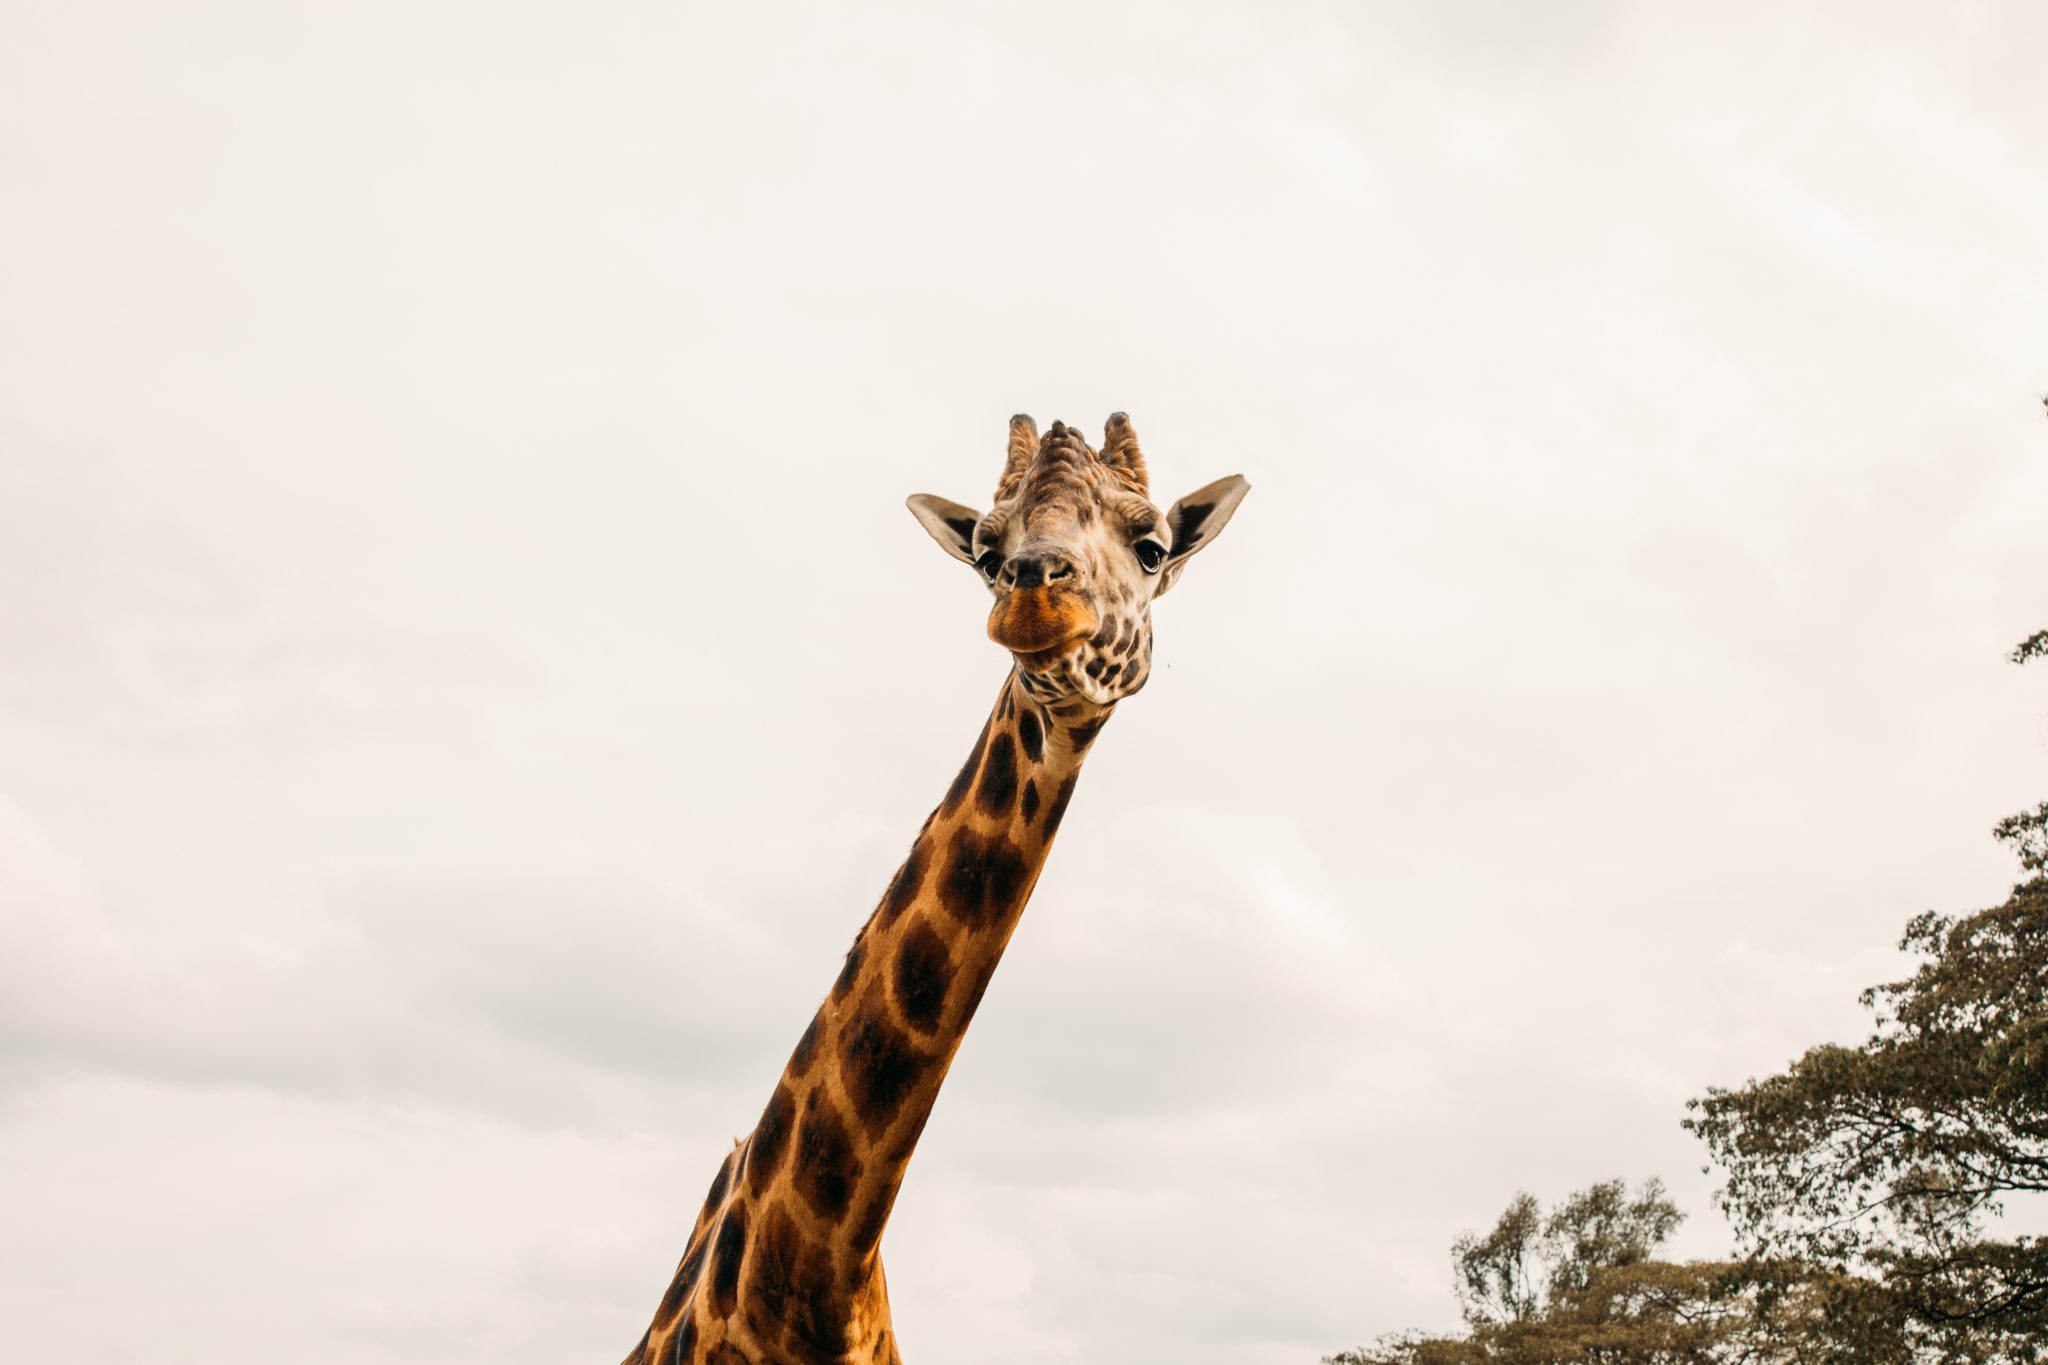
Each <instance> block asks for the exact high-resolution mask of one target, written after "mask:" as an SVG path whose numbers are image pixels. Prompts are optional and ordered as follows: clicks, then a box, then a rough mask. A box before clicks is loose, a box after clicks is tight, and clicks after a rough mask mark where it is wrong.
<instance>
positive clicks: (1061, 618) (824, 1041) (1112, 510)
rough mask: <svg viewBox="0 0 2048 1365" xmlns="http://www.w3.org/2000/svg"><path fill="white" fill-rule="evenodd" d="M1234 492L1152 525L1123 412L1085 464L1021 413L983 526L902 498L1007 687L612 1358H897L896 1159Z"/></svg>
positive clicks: (908, 1146) (1075, 441)
mask: <svg viewBox="0 0 2048 1365" xmlns="http://www.w3.org/2000/svg"><path fill="white" fill-rule="evenodd" d="M1249 489H1250V485H1249V484H1247V483H1246V482H1245V481H1244V480H1243V479H1242V478H1239V477H1237V476H1236V475H1232V476H1230V477H1228V478H1224V479H1219V480H1217V481H1216V482H1214V483H1211V484H1209V485H1207V486H1206V487H1203V488H1201V489H1199V490H1197V491H1196V492H1194V493H1191V494H1189V495H1188V496H1187V497H1185V498H1182V499H1181V500H1180V501H1179V502H1177V503H1175V504H1174V505H1173V507H1172V508H1171V509H1169V510H1167V511H1165V512H1162V511H1160V510H1159V508H1158V507H1157V506H1156V505H1155V504H1154V503H1153V502H1152V501H1151V499H1150V496H1149V480H1148V477H1147V474H1146V470H1145V461H1144V457H1143V455H1142V454H1141V453H1140V451H1139V448H1138V437H1137V433H1136V431H1134V430H1133V429H1132V427H1131V423H1130V419H1129V418H1128V417H1126V416H1125V415H1124V414H1123V413H1116V414H1114V415H1112V416H1111V417H1110V419H1109V422H1108V425H1107V427H1106V428H1105V431H1104V439H1103V446H1102V449H1101V451H1100V452H1097V451H1096V450H1095V449H1094V448H1092V447H1091V446H1089V444H1088V443H1087V441H1085V440H1084V439H1083V438H1082V436H1081V434H1080V432H1079V431H1077V430H1076V429H1074V428H1071V427H1068V426H1065V425H1064V424H1062V423H1059V422H1055V423H1053V425H1052V427H1051V428H1050V429H1049V430H1048V431H1047V432H1046V433H1045V435H1044V436H1043V438H1041V437H1040V435H1039V433H1038V429H1037V427H1036V426H1035V425H1034V424H1033V423H1032V420H1031V419H1030V418H1029V417H1027V416H1022V415H1019V416H1017V417H1013V418H1011V419H1010V436H1009V449H1008V454H1007V458H1006V460H1005V462H1004V465H1003V472H1002V476H1001V479H1000V480H999V482H998V484H997V487H996V493H995V505H994V507H993V508H992V509H991V510H990V511H989V512H988V513H986V514H985V515H984V514H982V513H978V512H975V511H974V510H973V509H971V508H968V507H965V506H962V505H961V504H959V503H956V502H949V501H947V500H946V499H944V498H938V497H933V496H931V495H930V494H922V493H921V494H918V495H916V496H914V497H912V498H911V499H909V507H910V511H911V513H912V514H913V515H914V516H915V517H916V518H917V520H918V521H919V522H920V523H921V524H922V525H923V526H924V528H925V530H926V531H927V532H929V533H930V534H931V537H932V538H933V539H934V540H936V541H937V542H938V543H939V545H940V547H941V548H942V549H944V550H945V551H946V553H948V554H950V555H952V556H953V557H954V558H955V559H958V560H960V561H961V562H963V563H965V564H969V565H972V566H973V568H974V570H975V571H976V573H977V574H979V575H980V577H981V579H982V580H983V582H984V583H985V584H986V585H987V587H988V590H989V593H990V595H991V596H992V597H993V599H994V602H993V605H992V607H991V608H990V611H989V617H988V634H989V636H990V638H992V639H993V640H994V641H995V642H996V643H997V644H999V645H1001V646H1003V647H1004V648H1005V649H1007V650H1009V651H1010V654H1011V656H1012V664H1011V669H1010V673H1009V675H1008V677H1007V678H1005V679H1004V682H1003V687H1002V690H1001V691H1000V692H999V693H998V694H997V697H996V703H995V707H994V709H993V710H992V711H991V712H990V714H989V717H988V720H987V722H986V723H985V724H984V725H983V726H982V729H981V734H980V736H979V737H978V738H976V740H975V741H974V750H973V752H972V753H970V754H969V755H968V756H967V761H966V763H965V764H963V765H962V767H961V768H960V772H959V775H958V776H957V777H955V778H954V779H953V783H952V785H951V787H950V788H948V790H947V792H946V795H945V797H944V799H943V800H942V801H940V803H939V805H938V808H937V809H936V810H934V811H933V812H932V813H931V815H930V816H929V817H928V818H927V819H926V820H925V823H924V828H923V829H921V830H920V831H919V832H918V836H917V840H916V842H915V843H914V844H913V845H912V846H911V849H910V855H909V857H908V858H906V859H905V860H904V862H903V865H902V867H900V868H899V869H898V870H897V872H896V875H895V877H894V878H893V879H892V880H891V881H890V883H889V886H888V889H887V890H886V891H885V892H884V893H883V895H882V898H881V901H880V903H879V904H878V905H877V906H876V907H875V910H874V912H873V914H872V915H871V916H870V917H869V919H868V920H867V923H866V924H865V925H864V926H863V927H862V929H861V931H860V934H859V936H858V937H857V938H855V940H854V943H853V946H852V948H851V949H849V950H848V952H847V954H846V961H845V964H844V966H843V968H842V969H841V971H840V973H839V978H838V980H837V981H836V982H834V983H833V986H832V989H831V991H830V993H829V994H828V995H827V996H826V999H825V1002H824V1004H823V1005H822V1006H820V1007H819V1009H818V1012H817V1014H816V1016H815V1017H813V1018H812V1020H811V1023H810V1027H808V1028H806V1029H805V1030H804V1033H803V1036H802V1037H801V1038H800V1039H799V1040H798V1041H797V1045H796V1049H795V1051H794V1052H792V1053H791V1054H790V1058H789V1063H788V1065H787V1066H786V1067H785V1068H784V1069H783V1072H782V1075H781V1077H780V1079H778V1080H777V1082H776V1085H775V1091H774V1094H773V1095H772V1096H771V1097H770V1099H769V1101H768V1105H767V1108H766V1109H764V1110H763V1111H762V1114H761V1119H760V1122H759V1123H757V1124H756V1125H755V1126H754V1130H753V1131H752V1132H751V1133H749V1134H748V1135H747V1136H746V1137H744V1138H742V1139H740V1140H739V1141H738V1142H737V1143H735V1144H734V1146H733V1148H732V1150H731V1151H730V1152H728V1153H727V1154H726V1157H725V1160H724V1163H723V1164H722V1165H721V1166H720V1167H719V1169H718V1174H717V1176H716V1177H715V1178H714V1179H713V1180H712V1182H711V1191H710V1194H709V1195H708V1196H707V1197H706V1198H705V1200H704V1205H703V1208H702V1210H701V1211H700V1212H699V1213H698V1214H697V1219H696V1224H695V1226H694V1227H693V1228H692V1230H691V1233H690V1240H689V1242H688V1244H687V1246H686V1249H685V1250H684V1252H683V1257H682V1260H681V1262H680V1264H678V1265H677V1267H676V1271H675V1275H674V1277H673V1278H672V1279H671V1281H670V1283H669V1288H668V1292H667V1294H666V1295H665V1296H664V1297H663V1299H662V1301H661V1305H660V1307H659V1308H658V1309H657V1310H656V1311H655V1316H654V1321H653V1324H652V1325H651V1326H650V1327H649V1328H648V1329H647V1332H646V1334H645V1335H644V1336H643V1337H642V1338H641V1340H640V1343H639V1345H637V1346H635V1347H634V1348H633V1350H632V1353H631V1354H629V1355H628V1356H627V1357H626V1362H625V1365H743V1363H745V1365H825V1363H826V1362H830V1363H831V1365H901V1359H902V1357H901V1355H900V1354H899V1353H898V1349H897V1343H896V1337H895V1332H894V1330H893V1328H892V1326H891V1324H890V1318H889V1294H888V1289H887V1286H886V1284H885V1283H884V1280H883V1275H882V1264H881V1258H880V1254H879V1247H880V1243H881V1238H882V1229H883V1225H884V1224H885V1223H886V1222H887V1221H888V1218H889V1211H890V1209H891V1207H892V1206H893V1205H894V1203H895V1199H896V1192H897V1189H898V1186H899V1185H900V1184H901V1182H902V1180H903V1174H904V1171H905V1169H906V1167H907V1166H908V1164H909V1161H910V1156H911V1152H912V1151H913V1149H914V1148H915V1147H916V1145H917V1139H918V1135H919V1134H920V1133H921V1132H922V1131H923V1129H924V1125H925V1120H926V1118H928V1117H929V1116H930V1114H931V1110H932V1105H933V1103H934V1101H935V1100H936V1099H937V1098H938V1092H939V1086H940V1084H941V1082H943V1081H944V1080H945V1076H946V1070H947V1068H948V1066H949V1065H950V1064H951V1062H952V1060H953V1054H954V1052H955V1051H956V1050H957V1049H958V1048H959V1046H960V1042H961V1039H962V1038H963V1037H964V1036H965V1034H966V1031H967V1025H968V1022H969V1021H970V1020H971V1019H972V1018H973V1017H974V1011H975V1008H976V1007H977V1006H978V1005H979V1004H980V1003H981V997H982V992H983V991H985V990H986V989H987V988H988V983H989V978H990V977H991V976H992V975H993V974H994V972H995V968H996V963H997V961H998V959H1000V958H1001V957H1002V954H1003V948H1004V946H1005V945H1006V944H1007V943H1008V942H1009V939H1010V934H1011V932H1012V931H1013V930H1014V929H1015V928H1016V927H1017V921H1018V919H1019V918H1020V917H1021V916H1022V915H1023V912H1024V904H1025V902H1026V901H1027V900H1028V899H1029V898H1030V895H1031V888H1032V886H1033V884H1034V883H1035V882H1036V881H1037V880H1038V873H1039V870H1040V868H1041V867H1043V866H1044V863H1045V857H1046V853H1047V851H1048V850H1049V849H1050V848H1051V847H1052V841H1053V836H1054V834H1056V833H1057V832H1058V830H1059V827H1060V819H1061V817H1062V816H1063V815H1064V814H1065V813H1066V809H1067V802H1068V799H1069V798H1070V797H1072V795H1073V793H1074V782H1075V779H1076V778H1077V777H1078V776H1079V774H1080V770H1081V763H1082V760H1083V759H1084V758H1086V757H1087V754H1088V749H1089V746H1090V745H1091V744H1092V743H1093V742H1094V740H1095V737H1096V735H1097V733H1098V732H1099V731H1100V730H1101V729H1102V726H1103V724H1104V723H1105V722H1106V721H1107V720H1108V719H1109V717H1110V714H1111V712H1113V711H1114V710H1115V709H1116V706H1117V703H1118V702H1120V701H1121V700H1123V699H1124V698H1125V697H1128V696H1130V695H1131V694H1132V693H1134V692H1136V691H1137V690H1138V689H1140V688H1141V687H1143V686H1144V685H1145V682H1146V679H1147V678H1148V677H1149V676H1150V674H1151V666H1152V612H1151V606H1152V599H1153V598H1155V597H1157V596H1158V595H1159V594H1160V593H1162V592H1165V591H1166V590H1167V589H1168V588H1170V587H1172V586H1173V584H1174V583H1175V581H1176V580H1177V579H1178V578H1179V577H1180V574H1181V571H1182V569H1183V568H1185V567H1186V564H1187V561H1188V559H1189V558H1190V557H1191V556H1193V555H1194V554H1195V553H1196V552H1197V551H1198V550H1200V549H1202V548H1203V547H1205V546H1206V545H1208V544H1209V543H1210V542H1211V541H1213V540H1214V539H1215V537H1216V535H1217V533H1218V532H1219V531H1221V530H1222V529H1223V525H1224V523H1225V522H1227V521H1228V520H1229V519H1230V515H1231V513H1232V512H1233V511H1235V510H1236V508H1237V504H1238V503H1239V501H1241V500H1242V499H1243V497H1244V495H1245V494H1246V492H1248V491H1249Z"/></svg>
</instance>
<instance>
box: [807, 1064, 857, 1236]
mask: <svg viewBox="0 0 2048 1365" xmlns="http://www.w3.org/2000/svg"><path fill="white" fill-rule="evenodd" d="M862 1169H863V1168H862V1166H861V1163H860V1161H859V1160H858V1158H857V1157H856V1156H855V1155H854V1150H853V1139H852V1138H851V1137H849V1136H848V1135H847V1131H846V1120H845V1119H843V1118H841V1117H840V1115H839V1110H838V1109H837V1108H835V1107H834V1106H833V1103H832V1100H831V1098H830V1097H829V1096H827V1095H826V1094H825V1092H824V1091H822V1090H813V1091H812V1092H811V1093H810V1096H809V1098H807V1099H806V1100H805V1101H804V1115H803V1118H802V1120H801V1121H800V1122H799V1123H798V1125H797V1133H796V1169H795V1171H794V1172H793V1173H792V1176H791V1183H793V1184H794V1185H795V1186H796V1191H797V1193H798V1194H800V1195H802V1196H803V1198H804V1202H805V1203H806V1204H809V1205H810V1206H811V1211H812V1212H814V1213H816V1214H817V1215H818V1217H820V1218H822V1219H824V1220H825V1221H826V1222H828V1223H837V1222H838V1221H839V1220H840V1219H842V1218H844V1217H846V1210H847V1206H848V1205H849V1204H851V1203H852V1202H853V1187H854V1185H855V1183H856V1182H858V1181H859V1180H860V1176H861V1171H862Z"/></svg>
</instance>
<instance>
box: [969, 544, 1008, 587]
mask: <svg viewBox="0 0 2048 1365" xmlns="http://www.w3.org/2000/svg"><path fill="white" fill-rule="evenodd" d="M974 567H975V568H977V569H979V570H981V576H982V577H983V578H986V579H987V580H988V581H989V582H991V583H993V582H995V581H996V575H997V574H999V573H1001V572H1002V571H1003V555H1002V551H1000V550H984V551H982V555H981V558H980V559H977V560H975V561H974Z"/></svg>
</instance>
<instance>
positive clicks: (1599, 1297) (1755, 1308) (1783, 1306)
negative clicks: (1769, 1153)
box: [1325, 1180, 1912, 1365]
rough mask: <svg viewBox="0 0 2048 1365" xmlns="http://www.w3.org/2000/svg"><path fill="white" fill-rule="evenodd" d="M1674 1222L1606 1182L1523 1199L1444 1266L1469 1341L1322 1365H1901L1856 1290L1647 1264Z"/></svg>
mask: <svg viewBox="0 0 2048 1365" xmlns="http://www.w3.org/2000/svg"><path fill="white" fill-rule="evenodd" d="M1681 1217H1682V1215H1680V1213H1679V1212H1678V1209H1677V1207H1676V1206H1675V1205H1673V1204H1672V1203H1671V1201H1670V1200H1669V1199H1668V1198H1667V1197H1666V1196H1665V1194H1664V1189H1663V1186H1662V1185H1661V1184H1659V1183H1658V1182H1657V1181H1654V1180H1652V1181H1649V1182H1647V1183H1646V1184H1645V1185H1644V1186H1643V1187H1642V1189H1641V1190H1640V1191H1639V1192H1638V1193H1637V1194H1636V1195H1635V1196H1634V1197H1633V1198H1631V1197H1630V1195H1629V1193H1628V1189H1627V1187H1626V1186H1625V1185H1624V1184H1622V1182H1620V1181H1618V1180H1616V1181H1609V1182H1607V1183H1604V1184H1600V1185H1595V1186H1593V1187H1591V1188H1590V1189H1586V1190H1582V1191H1580V1192H1579V1193H1577V1194H1574V1195H1572V1196H1571V1197H1570V1198H1568V1199H1566V1200H1565V1201H1564V1202H1563V1203H1561V1204H1559V1205H1558V1206H1557V1207H1556V1209H1554V1210H1553V1211H1552V1212H1551V1214H1550V1215H1549V1217H1547V1218H1545V1217H1544V1216H1543V1214H1542V1210H1541V1209H1540V1208H1539V1207H1538V1205H1537V1203H1536V1201H1535V1200H1534V1199H1532V1198H1530V1197H1529V1196H1528V1195H1526V1194H1520V1195H1517V1196H1515V1199H1514V1201H1513V1202H1512V1203H1510V1204H1509V1205H1508V1207H1507V1210H1506V1211H1505V1212H1504V1213H1503V1214H1502V1215H1501V1218H1500V1221H1499V1222H1498V1223H1497V1224H1495V1226H1494V1229H1493V1231H1492V1232H1491V1233H1489V1234H1488V1235H1486V1236H1485V1237H1479V1236H1475V1235H1467V1236H1465V1237H1461V1238H1460V1239H1458V1242H1457V1243H1456V1245H1455V1246H1454V1248H1453V1251H1452V1260H1453V1263H1454V1264H1455V1266H1456V1268H1457V1271H1458V1284H1459V1289H1458V1292H1459V1298H1460V1300H1461V1302H1462V1303H1463V1306H1464V1308H1465V1317H1466V1321H1467V1323H1468V1324H1469V1331H1468V1332H1467V1333H1466V1335H1464V1336H1456V1337H1437V1336H1430V1335H1428V1334H1426V1333H1421V1332H1407V1333H1400V1334H1396V1335H1393V1336H1388V1337H1382V1338H1381V1339H1380V1340H1379V1341H1378V1342H1377V1343H1376V1344H1374V1345H1372V1346H1361V1347H1358V1348H1355V1349H1353V1350H1349V1351H1344V1352H1342V1353H1340V1354H1338V1355H1334V1356H1329V1357H1326V1358H1325V1365H1596V1363H1597V1362H1613V1365H1910V1362H1911V1360H1912V1357H1911V1354H1910V1351H1909V1350H1908V1347H1907V1345H1906V1341H1905V1338H1904V1336H1903V1334H1902V1332H1901V1330H1900V1327H1899V1323H1898V1321H1897V1316H1896V1314H1895V1313H1892V1312H1891V1311H1890V1307H1889V1305H1888V1304H1887V1303H1885V1302H1883V1301H1882V1300H1879V1299H1876V1298H1874V1297H1873V1296H1872V1295H1871V1294H1870V1293H1869V1292H1868V1285H1867V1283H1866V1282H1864V1281H1861V1280H1858V1279H1855V1278H1854V1277H1851V1276H1846V1275H1839V1274H1832V1273H1827V1272H1819V1271H1816V1270H1815V1269H1813V1268H1812V1267H1809V1266H1806V1265H1803V1264H1801V1263H1798V1262H1770V1261H1749V1262H1724V1261H1687V1262H1673V1261H1660V1260H1657V1259H1655V1257H1654V1253H1655V1251H1656V1249H1657V1247H1658V1246H1659V1245H1661V1244H1662V1243H1663V1242H1664V1240H1665V1239H1666V1238H1668V1237H1669V1236H1670V1235H1671V1233H1672V1232H1673V1231H1675V1230H1676V1229H1677V1227H1678V1224H1679V1222H1680V1220H1681Z"/></svg>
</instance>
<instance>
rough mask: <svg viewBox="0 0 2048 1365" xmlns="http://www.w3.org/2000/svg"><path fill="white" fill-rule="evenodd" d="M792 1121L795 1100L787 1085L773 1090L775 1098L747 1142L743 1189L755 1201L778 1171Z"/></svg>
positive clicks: (785, 1149) (794, 1117)
mask: <svg viewBox="0 0 2048 1365" xmlns="http://www.w3.org/2000/svg"><path fill="white" fill-rule="evenodd" d="M795 1120H796V1097H795V1096H794V1095H792V1094H790V1093H789V1087H788V1086H787V1085H778V1086H776V1087H775V1097H774V1098H773V1099H771V1100H769V1101H768V1107H767V1108H766V1109H765V1110H763V1111H762V1112H761V1121H760V1123H758V1124H756V1125H755V1126H754V1135H753V1136H752V1137H750V1138H749V1139H747V1149H748V1150H747V1188H748V1189H750V1190H752V1191H753V1192H754V1197H755V1198H756V1199H759V1198H760V1197H761V1196H762V1195H764V1194H766V1193H767V1192H768V1182H769V1181H771V1180H773V1179H774V1178H775V1176H776V1173H777V1172H779V1171H780V1170H781V1169H782V1157H783V1153H784V1152H785V1151H787V1150H788V1147H789V1127H790V1124H791V1123H793V1122H794V1121H795Z"/></svg>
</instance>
